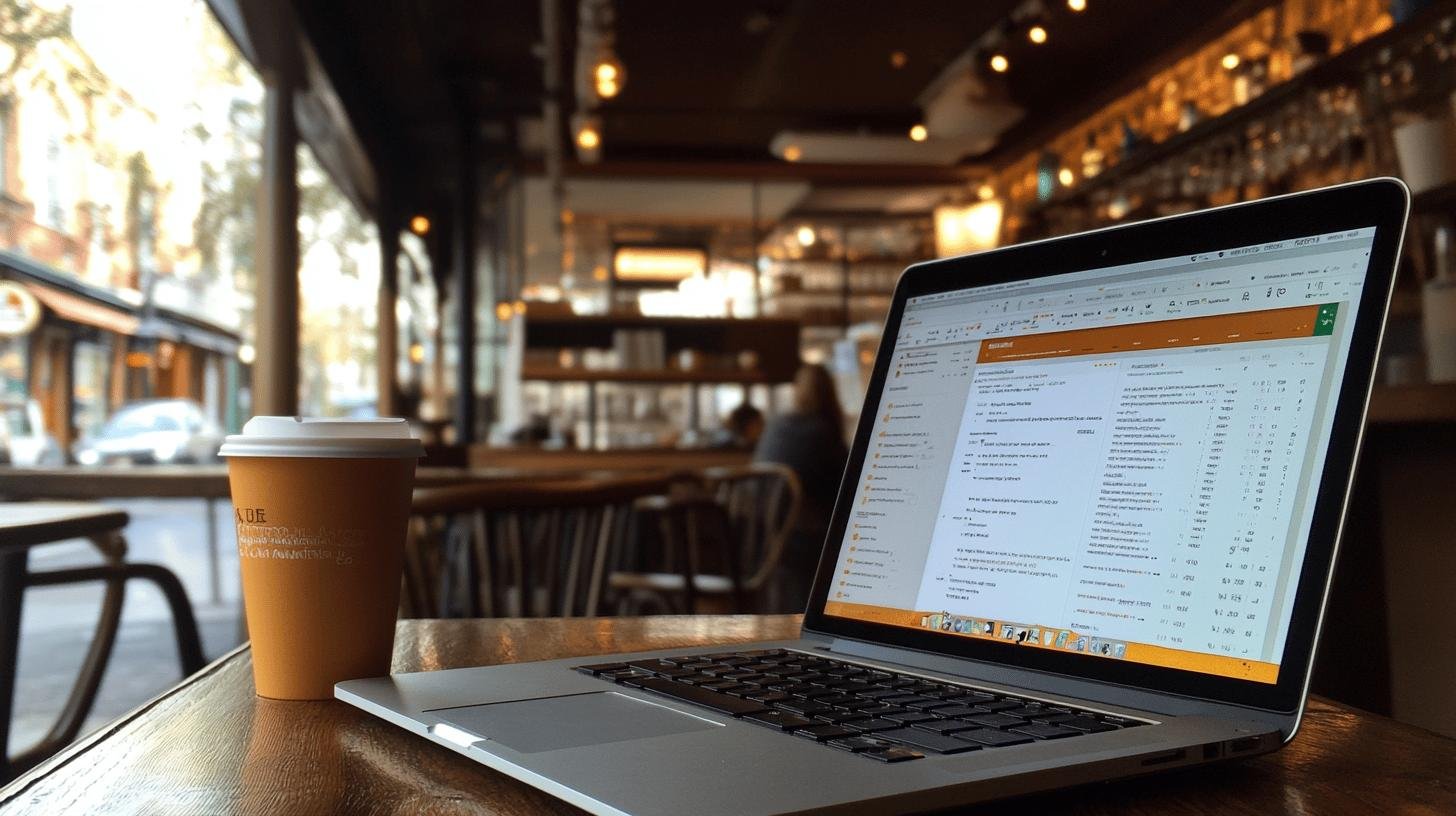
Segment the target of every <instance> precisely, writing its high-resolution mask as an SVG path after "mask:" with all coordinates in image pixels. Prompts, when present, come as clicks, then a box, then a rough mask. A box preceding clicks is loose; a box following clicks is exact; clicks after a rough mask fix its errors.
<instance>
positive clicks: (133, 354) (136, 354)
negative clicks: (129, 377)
mask: <svg viewBox="0 0 1456 816" xmlns="http://www.w3.org/2000/svg"><path fill="white" fill-rule="evenodd" d="M151 364H152V355H150V354H148V353H146V352H145V351H128V352H127V353H126V367H127V368H146V367H147V366H149V365H151Z"/></svg>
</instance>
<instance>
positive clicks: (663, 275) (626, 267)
mask: <svg viewBox="0 0 1456 816" xmlns="http://www.w3.org/2000/svg"><path fill="white" fill-rule="evenodd" d="M612 266H613V267H614V268H615V270H616V277H617V280H619V281H636V282H639V283H676V282H680V281H684V280H687V279H688V278H692V277H702V276H703V274H704V273H706V271H707V269H708V254H707V252H705V251H703V250H701V249H696V248H692V247H661V246H624V247H619V248H618V249H617V251H616V253H615V254H614V255H613V256H612Z"/></svg>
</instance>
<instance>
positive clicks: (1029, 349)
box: [976, 306, 1319, 363]
mask: <svg viewBox="0 0 1456 816" xmlns="http://www.w3.org/2000/svg"><path fill="white" fill-rule="evenodd" d="M1318 314H1319V307H1318V306H1294V307H1291V308H1288V309H1269V310H1267V311H1262V312H1240V313H1238V314H1227V315H1209V316H1208V317H1186V318H1182V319H1180V320H1157V321H1154V322H1152V323H1137V324H1134V325H1131V326H1105V327H1102V328H1094V329H1076V330H1073V331H1060V332H1047V333H1045V334H1028V335H1024V336H1021V337H1008V338H1004V339H1002V338H995V339H987V340H982V341H981V353H980V356H979V357H978V359H977V360H976V362H978V363H1015V362H1021V361H1023V360H1042V359H1047V358H1051V357H1076V356H1080V355H1084V354H1109V353H1113V352H1119V351H1149V350H1152V349H1162V348H1183V347H1191V346H1213V345H1219V344H1221V343H1245V342H1249V341H1251V340H1284V339H1287V338H1290V337H1311V336H1313V335H1314V327H1315V317H1316V316H1317V315H1318Z"/></svg>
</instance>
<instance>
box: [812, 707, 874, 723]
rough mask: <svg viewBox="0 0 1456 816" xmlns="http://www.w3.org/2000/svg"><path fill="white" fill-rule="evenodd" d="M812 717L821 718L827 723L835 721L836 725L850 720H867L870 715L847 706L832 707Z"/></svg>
mask: <svg viewBox="0 0 1456 816" xmlns="http://www.w3.org/2000/svg"><path fill="white" fill-rule="evenodd" d="M814 719H816V720H823V721H824V722H827V723H835V724H836V725H837V724H839V723H842V722H848V721H850V720H868V719H870V717H869V715H867V714H864V713H862V712H859V711H850V710H849V709H847V708H834V709H830V710H829V711H826V712H824V713H823V714H820V715H818V716H816V717H815V718H814Z"/></svg>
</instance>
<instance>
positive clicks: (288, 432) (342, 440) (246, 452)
mask: <svg viewBox="0 0 1456 816" xmlns="http://www.w3.org/2000/svg"><path fill="white" fill-rule="evenodd" d="M218 455H219V456H292V457H304V458H315V459H316V458H343V459H393V458H400V459H408V458H414V457H419V456H423V455H424V448H423V447H422V446H421V445H420V440H418V439H415V438H414V437H412V436H410V429H409V423H408V422H406V421H404V420H403V419H396V418H388V419H330V418H327V417H285V416H257V417H253V418H252V419H250V420H248V423H247V424H246V425H244V426H243V432H242V433H240V434H232V435H230V436H228V438H227V439H225V440H223V443H222V449H221V450H220V451H218Z"/></svg>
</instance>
